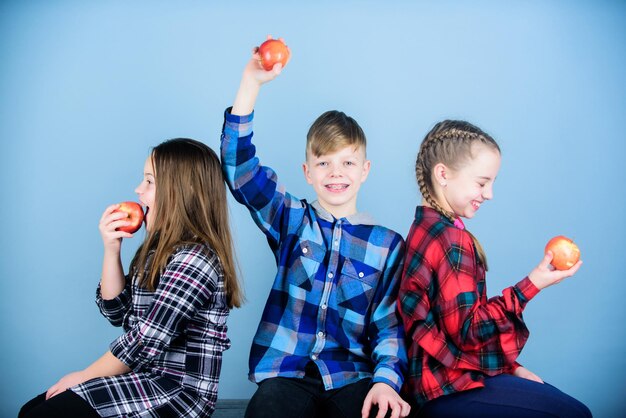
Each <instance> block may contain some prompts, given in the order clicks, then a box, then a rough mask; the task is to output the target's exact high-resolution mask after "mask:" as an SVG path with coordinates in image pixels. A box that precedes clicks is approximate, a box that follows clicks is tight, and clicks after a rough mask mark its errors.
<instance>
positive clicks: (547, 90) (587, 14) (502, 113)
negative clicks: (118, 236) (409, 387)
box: [0, 0, 626, 417]
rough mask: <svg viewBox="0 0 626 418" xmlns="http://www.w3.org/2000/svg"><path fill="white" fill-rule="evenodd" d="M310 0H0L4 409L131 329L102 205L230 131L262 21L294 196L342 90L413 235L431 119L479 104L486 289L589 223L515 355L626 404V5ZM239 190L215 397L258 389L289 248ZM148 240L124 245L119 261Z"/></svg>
mask: <svg viewBox="0 0 626 418" xmlns="http://www.w3.org/2000/svg"><path fill="white" fill-rule="evenodd" d="M299 3H302V4H299ZM304 3H306V2H284V3H281V2H277V1H269V0H268V1H264V2H252V1H250V2H245V3H244V2H238V1H229V2H209V1H205V2H200V1H185V2H162V1H156V2H155V1H135V2H125V1H106V2H104V1H93V2H84V1H4V2H2V3H0V190H1V195H2V202H3V203H2V205H0V219H1V220H2V224H1V225H2V231H1V233H0V249H1V250H2V252H1V254H2V255H1V259H0V260H1V261H0V297H1V299H2V302H1V303H0V330H1V331H2V333H1V335H2V344H1V345H0V359H1V360H2V372H3V379H2V384H0V403H1V405H0V416H3V417H4V416H15V415H16V413H17V410H18V408H19V405H21V404H22V403H23V402H25V401H26V400H27V399H30V397H32V396H34V395H35V394H37V393H40V392H43V391H44V390H45V389H47V388H48V387H49V386H50V385H51V384H52V383H54V382H55V381H56V380H57V379H58V378H59V377H61V376H62V375H63V374H65V373H67V372H69V371H73V370H77V369H80V368H83V367H85V366H87V365H88V364H89V363H90V362H91V361H93V360H94V359H96V358H97V357H98V356H99V355H101V354H102V353H103V352H104V351H105V350H106V349H107V346H108V343H109V342H110V341H112V340H113V339H114V338H115V337H116V336H117V335H119V332H120V330H119V329H116V328H113V327H111V326H110V325H109V324H108V323H107V322H106V321H105V320H104V318H102V317H101V316H100V315H99V313H98V311H97V308H96V306H95V305H94V303H93V299H94V291H95V287H96V284H97V282H98V279H99V273H100V263H101V252H102V244H101V239H100V235H99V232H98V228H97V224H98V220H99V218H100V215H101V213H102V211H103V209H104V208H105V206H106V205H108V204H110V203H114V202H118V201H121V200H127V199H133V198H134V197H135V195H134V193H133V190H134V187H135V186H136V184H137V183H138V182H139V180H140V178H141V171H142V167H143V162H144V159H145V157H146V156H147V155H148V152H149V150H150V147H151V146H153V145H155V144H157V143H159V142H161V141H162V140H164V139H167V138H171V137H177V136H186V137H192V138H197V139H200V140H203V141H205V142H206V143H208V144H209V145H211V146H212V147H214V148H218V146H219V134H220V130H221V124H222V112H223V110H224V108H225V107H226V106H228V105H230V104H231V102H232V99H233V98H234V95H235V92H236V89H237V86H238V82H239V77H240V74H241V70H242V68H243V66H244V64H245V62H246V61H247V59H248V57H249V51H250V50H251V48H252V47H253V46H254V45H255V44H258V43H260V42H261V41H263V39H264V37H265V35H266V34H268V33H272V34H274V35H277V36H282V37H284V38H285V39H286V40H287V43H288V44H289V45H290V47H291V50H292V54H293V57H292V60H291V62H290V64H289V65H288V67H287V68H286V70H285V72H284V73H283V75H282V76H281V77H280V78H279V79H278V80H276V81H275V82H273V83H272V84H270V85H268V86H265V87H264V88H263V91H262V94H261V97H260V99H259V101H258V105H257V107H256V141H257V144H258V147H259V154H260V156H261V159H262V161H263V162H265V163H266V164H268V165H271V166H272V167H274V168H275V169H276V170H277V171H278V173H279V174H281V175H282V178H283V180H284V182H285V183H286V184H287V186H288V187H289V188H290V189H291V191H292V192H294V193H295V194H296V195H300V196H302V197H309V198H310V197H313V195H312V191H311V190H310V189H309V188H308V186H307V184H306V183H305V181H304V180H303V178H302V175H301V174H300V173H301V169H300V163H301V162H302V160H303V154H304V137H305V134H306V131H307V129H308V127H309V125H310V123H311V122H312V121H313V120H314V119H315V117H317V116H318V115H319V114H320V113H321V112H323V111H325V110H328V109H333V108H337V109H341V110H343V111H345V112H346V113H348V114H350V115H352V116H354V117H355V118H356V119H357V120H358V121H360V123H361V124H362V126H363V128H364V130H365V132H366V134H367V135H368V139H369V149H368V153H369V157H370V158H371V159H372V161H373V164H372V173H371V175H370V178H369V180H368V182H367V184H366V185H365V186H364V187H363V188H362V189H361V195H360V200H359V207H360V209H362V210H363V209H364V210H367V211H369V212H370V213H372V214H373V215H374V216H375V217H376V218H377V219H378V220H379V222H381V223H383V224H385V225H387V226H389V227H391V228H393V229H396V230H397V231H399V232H401V233H402V234H406V232H407V231H408V227H409V225H410V222H411V219H412V215H413V211H414V206H415V205H416V203H417V202H418V197H417V188H416V186H415V184H414V180H413V168H412V167H413V162H414V157H415V154H416V152H417V148H418V144H419V142H420V140H421V138H422V137H423V136H424V134H425V133H426V132H427V131H428V130H429V129H430V127H431V126H432V125H433V124H434V123H435V122H436V121H438V120H441V119H443V118H463V119H467V120H470V121H472V122H474V123H475V124H477V125H479V126H480V127H482V128H484V129H485V130H487V131H488V132H490V133H491V134H492V135H493V136H494V137H495V138H497V139H498V140H499V142H500V145H501V147H502V149H503V165H502V169H501V171H500V175H499V178H498V181H497V183H496V189H495V199H494V200H493V201H492V202H490V203H488V204H486V205H485V206H484V207H483V208H482V209H481V211H480V213H479V215H478V216H477V217H476V218H475V219H474V220H472V221H470V222H468V225H469V227H470V228H471V230H472V231H473V232H474V233H475V234H476V235H477V236H478V237H479V238H480V239H481V242H482V243H483V245H484V247H485V249H486V251H487V254H488V256H489V260H490V264H491V266H492V269H491V271H490V273H489V277H488V281H489V293H490V295H495V294H497V293H499V292H500V290H501V289H502V288H504V287H506V286H509V285H512V284H514V283H515V282H516V281H517V280H519V279H521V278H522V277H523V276H524V275H525V274H527V273H528V272H529V271H530V270H531V269H532V268H533V267H534V266H535V265H536V264H537V263H538V262H539V260H540V258H541V256H542V251H543V246H544V244H545V243H546V242H547V240H548V239H549V238H550V237H552V236H553V235H557V234H565V235H568V236H571V237H573V238H575V240H576V241H577V242H578V243H579V244H580V247H581V249H582V254H583V259H584V262H585V264H584V265H583V267H582V270H581V271H580V273H579V274H578V275H577V276H576V277H575V278H573V279H571V280H569V281H567V282H565V283H563V284H561V285H559V286H557V287H553V288H550V289H547V290H545V291H544V292H542V293H541V294H540V295H539V296H538V297H537V298H536V299H535V300H533V301H532V302H531V303H530V304H529V306H528V308H527V310H526V313H525V318H526V320H527V322H528V325H529V328H530V329H531V333H532V336H531V338H530V341H529V343H528V344H527V346H526V348H525V349H524V352H523V354H522V356H521V360H520V361H521V362H522V363H523V364H524V365H525V366H527V367H528V368H529V369H531V370H533V371H534V372H536V373H537V374H539V375H540V376H542V377H543V378H544V379H545V380H546V381H549V382H551V383H552V384H555V385H556V386H558V387H560V388H561V389H563V390H564V391H566V392H568V393H570V394H572V395H574V396H575V397H578V398H579V399H581V400H582V401H584V402H585V403H587V404H588V405H589V406H590V408H591V409H592V411H593V412H594V414H595V416H597V417H613V416H616V415H615V413H616V412H615V411H618V410H623V409H624V407H626V403H625V401H624V390H625V389H626V378H625V377H624V376H626V360H625V357H624V355H625V353H626V332H625V330H626V326H625V325H624V320H625V319H626V308H625V306H626V303H624V301H623V299H624V295H625V294H626V284H625V275H624V271H623V269H622V268H621V266H622V265H623V261H622V259H623V257H624V236H625V233H626V225H625V221H624V198H625V192H624V183H625V180H626V170H625V169H624V166H625V163H624V151H625V148H626V147H625V145H624V139H625V134H624V132H625V129H624V120H625V117H626V79H625V78H626V77H625V75H624V74H626V73H625V71H624V67H626V42H625V40H626V4H625V3H624V2H621V1H602V0H600V1H598V0H596V1H543V2H539V1H519V2H517V1H511V2H498V1H474V2H453V1H440V2H415V1H390V2H379V1H371V2H370V1H359V2H357V1H348V2H332V1H321V2H310V3H307V4H304ZM226 4H227V5H226ZM470 4H471V5H470ZM232 203H233V201H231V208H232V209H231V211H232V216H233V223H234V230H235V234H236V242H237V248H238V250H239V259H240V262H241V268H242V271H243V275H244V281H245V289H246V292H247V296H248V303H247V304H246V305H245V307H244V308H242V309H240V310H237V311H235V312H233V313H232V316H231V318H230V330H229V334H230V337H231V339H232V349H231V350H229V351H228V352H227V353H226V355H225V357H224V365H223V374H222V380H221V383H220V385H221V386H220V396H222V397H226V398H242V397H248V396H250V395H251V394H252V392H253V390H254V385H253V384H251V383H249V382H247V381H246V373H247V354H248V349H249V346H250V342H251V338H252V335H253V333H254V331H255V329H256V324H257V321H258V319H259V316H260V314H261V310H262V307H263V303H264V300H265V297H266V295H267V292H268V289H269V287H270V283H271V281H272V277H273V273H274V270H275V268H274V266H273V262H272V256H271V254H270V251H269V250H268V248H267V246H266V244H265V241H264V239H263V237H262V235H261V233H260V232H258V231H257V230H256V228H255V226H254V224H253V223H252V221H251V220H250V219H249V217H248V214H247V213H246V212H245V211H244V210H242V208H240V207H239V206H237V205H234V204H232ZM140 235H141V234H140ZM139 240H140V238H135V239H133V240H131V241H129V242H126V243H125V244H124V260H125V262H128V261H129V259H130V257H131V256H132V253H133V251H134V250H135V249H136V247H137V245H138V244H139Z"/></svg>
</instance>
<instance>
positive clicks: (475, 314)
mask: <svg viewBox="0 0 626 418" xmlns="http://www.w3.org/2000/svg"><path fill="white" fill-rule="evenodd" d="M407 245H408V246H409V250H408V251H407V256H408V255H409V254H411V258H410V260H409V261H408V266H407V272H406V274H405V278H404V282H403V289H402V291H401V303H400V304H399V306H400V309H401V311H402V313H403V317H404V321H405V322H404V324H405V329H406V331H407V334H408V335H409V336H410V338H411V339H412V340H413V341H415V342H419V344H420V346H421V347H423V349H424V350H425V351H426V352H427V353H428V355H429V356H431V357H433V358H435V359H437V360H438V361H439V362H440V363H441V364H443V365H444V366H446V367H448V368H453V369H466V370H478V371H481V372H483V373H485V374H487V375H495V374H499V373H502V372H505V371H507V370H510V369H511V368H512V367H514V365H515V359H516V358H517V356H518V355H519V353H520V351H521V350H522V348H523V346H524V344H525V343H526V340H527V339H528V335H529V332H528V329H527V328H526V325H525V324H524V321H523V318H522V311H523V309H524V307H525V306H526V303H527V302H528V301H529V300H530V299H531V298H532V297H533V296H535V295H536V294H537V293H538V292H539V290H538V289H537V288H536V287H535V286H534V285H533V284H532V282H531V281H530V280H529V279H528V278H525V279H523V280H522V281H520V282H519V283H517V284H516V285H515V286H512V287H509V288H507V289H505V290H504V291H503V293H502V295H501V296H497V297H493V298H491V299H489V300H487V298H486V296H485V294H486V289H485V286H484V269H483V268H482V266H481V265H479V264H478V263H477V261H476V255H475V252H474V246H473V242H472V239H471V237H470V236H469V235H468V234H467V233H466V232H465V231H461V230H458V229H455V228H453V227H447V228H446V229H445V231H444V232H443V233H442V234H440V235H439V236H438V237H437V239H434V240H432V242H431V244H430V245H429V246H428V247H427V250H426V251H425V253H420V252H419V251H416V249H415V247H414V244H413V243H412V242H410V243H408V244H407Z"/></svg>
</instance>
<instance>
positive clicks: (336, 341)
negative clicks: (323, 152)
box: [221, 109, 407, 391]
mask: <svg viewBox="0 0 626 418" xmlns="http://www.w3.org/2000/svg"><path fill="white" fill-rule="evenodd" d="M253 115H254V114H250V115H247V116H236V115H232V114H230V109H227V110H226V112H225V122H224V128H223V132H222V143H221V152H222V167H223V170H224V173H225V175H226V178H227V182H228V184H229V187H230V189H231V191H232V193H233V195H234V197H235V199H237V201H238V202H240V203H242V204H244V205H245V206H246V207H247V208H248V209H249V210H250V213H251V214H252V217H253V219H254V221H255V222H256V224H257V225H258V226H259V228H261V230H262V231H263V232H264V233H265V235H266V236H267V240H268V243H269V245H270V247H271V249H272V251H273V252H274V256H275V257H276V264H277V266H278V272H277V274H276V278H275V279H274V284H273V285H272V289H271V291H270V295H269V297H268V300H267V302H266V304H265V309H264V311H263V316H262V318H261V322H260V324H259V327H258V329H257V332H256V335H255V337H254V341H253V343H252V348H251V351H250V375H249V377H250V380H252V381H253V382H260V381H262V380H264V379H267V378H271V377H276V376H281V377H296V378H297V377H303V376H304V374H305V372H304V369H305V366H306V364H307V363H308V362H309V361H313V362H314V363H315V364H316V365H317V367H318V368H319V371H320V373H321V376H322V380H323V382H324V386H325V387H326V389H335V388H339V387H342V386H344V385H347V384H349V383H354V382H356V381H358V380H360V379H363V378H372V381H373V382H374V383H377V382H384V383H387V384H388V385H390V386H391V387H393V388H394V389H395V390H396V391H399V390H400V387H401V386H402V382H403V375H404V373H405V372H406V365H407V360H406V350H405V347H404V331H403V329H402V326H401V323H400V321H399V319H398V315H397V313H396V297H397V294H398V288H399V280H400V274H401V271H402V266H401V265H402V258H403V252H404V242H403V240H402V237H401V236H400V235H399V234H397V233H395V232H393V231H391V230H390V229H387V228H384V227H382V226H378V225H375V224H374V223H373V222H372V220H371V218H370V217H369V216H367V215H365V214H355V215H351V216H348V217H345V218H341V219H335V218H334V217H333V216H332V215H331V214H330V213H329V212H327V211H326V210H324V209H323V208H322V207H321V205H319V203H317V202H313V203H308V202H307V201H306V200H299V199H297V198H295V197H294V196H292V195H291V194H289V193H287V192H286V191H285V189H284V187H283V186H282V185H280V184H279V183H278V182H277V179H276V173H275V172H274V171H273V170H272V169H270V168H268V167H263V166H261V165H260V164H259V160H258V158H257V157H256V155H255V147H254V145H252V142H251V139H252V119H253Z"/></svg>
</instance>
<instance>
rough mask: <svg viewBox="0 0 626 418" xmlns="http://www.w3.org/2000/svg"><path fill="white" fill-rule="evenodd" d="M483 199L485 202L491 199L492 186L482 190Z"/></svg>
mask: <svg viewBox="0 0 626 418" xmlns="http://www.w3.org/2000/svg"><path fill="white" fill-rule="evenodd" d="M483 199H485V200H491V199H493V185H492V184H489V185H487V186H485V188H484V189H483Z"/></svg>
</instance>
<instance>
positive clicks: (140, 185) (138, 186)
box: [135, 182, 143, 196]
mask: <svg viewBox="0 0 626 418" xmlns="http://www.w3.org/2000/svg"><path fill="white" fill-rule="evenodd" d="M142 185H143V182H141V183H139V185H137V187H135V193H137V195H139V196H141V193H142V191H143V188H142Z"/></svg>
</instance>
